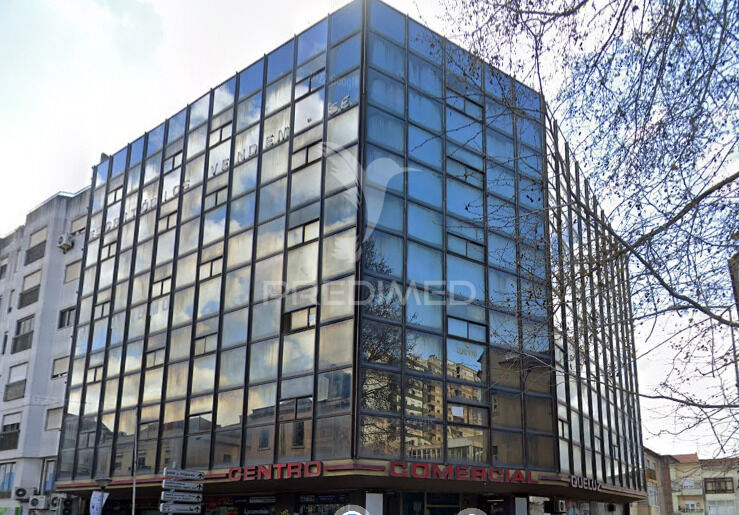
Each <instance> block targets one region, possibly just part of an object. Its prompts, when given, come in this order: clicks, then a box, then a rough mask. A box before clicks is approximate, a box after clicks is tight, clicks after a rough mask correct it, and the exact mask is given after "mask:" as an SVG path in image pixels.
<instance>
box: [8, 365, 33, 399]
mask: <svg viewBox="0 0 739 515" xmlns="http://www.w3.org/2000/svg"><path fill="white" fill-rule="evenodd" d="M27 373H28V363H21V364H19V365H15V366H12V367H10V372H9V373H8V383H7V384H6V385H5V396H4V399H5V400H6V401H13V400H16V399H22V398H23V396H24V395H25V394H26V374H27Z"/></svg>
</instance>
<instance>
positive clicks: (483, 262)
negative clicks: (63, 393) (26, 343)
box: [57, 0, 644, 514]
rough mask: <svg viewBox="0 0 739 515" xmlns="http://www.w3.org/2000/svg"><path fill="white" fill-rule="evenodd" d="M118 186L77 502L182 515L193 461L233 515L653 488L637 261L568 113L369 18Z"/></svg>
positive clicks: (401, 24) (607, 496) (338, 22)
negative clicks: (617, 231)
mask: <svg viewBox="0 0 739 515" xmlns="http://www.w3.org/2000/svg"><path fill="white" fill-rule="evenodd" d="M93 175H94V176H93V184H92V194H91V201H90V210H89V224H88V226H89V228H90V230H89V231H88V233H87V242H86V250H85V261H84V271H83V274H82V277H81V280H80V298H79V305H78V310H77V311H78V319H77V323H76V329H75V335H74V342H73V357H72V360H71V365H70V373H69V381H68V391H67V402H66V410H65V416H64V423H63V426H64V427H63V436H62V441H61V444H60V451H59V474H58V478H59V481H58V483H57V488H58V489H59V490H62V491H67V492H70V493H76V494H79V495H81V496H86V495H89V491H90V490H91V489H94V488H96V486H95V485H96V483H95V479H96V478H100V477H110V478H112V480H113V481H112V483H111V486H110V487H109V491H110V492H111V493H112V497H111V499H112V500H113V502H114V504H113V506H119V507H120V506H123V505H125V503H127V502H129V500H130V497H131V486H132V482H133V476H135V477H136V478H137V481H138V496H139V497H140V500H139V504H138V506H139V507H140V509H142V510H146V509H156V502H157V501H156V499H158V496H159V489H158V488H159V487H158V485H159V483H158V482H159V481H160V480H161V477H162V472H163V469H164V468H165V467H177V468H188V469H196V470H202V471H205V472H206V473H207V474H206V476H207V484H206V487H205V495H206V502H205V505H206V508H205V509H206V510H211V511H219V512H220V511H224V510H225V511H232V510H233V509H237V510H241V511H244V512H245V513H250V512H254V513H257V512H259V510H267V511H266V512H269V511H270V510H272V511H276V512H279V511H280V510H282V509H288V511H290V512H293V511H294V512H298V513H324V512H329V511H330V512H331V513H333V511H332V510H333V509H334V506H335V505H336V506H337V507H338V506H340V505H342V504H358V505H363V506H364V505H365V504H367V505H368V506H369V505H371V506H372V513H375V514H376V513H377V512H378V509H379V510H384V511H386V512H388V513H401V512H402V513H407V514H414V513H425V510H429V511H430V512H434V513H447V512H453V513H456V511H454V510H455V509H456V510H457V511H458V510H459V509H461V508H464V507H480V508H482V509H485V510H490V509H493V510H498V512H500V513H503V512H506V513H507V512H510V513H520V512H521V511H520V510H522V509H525V507H526V506H528V510H529V511H531V512H532V513H538V512H542V510H543V509H544V508H545V505H544V504H542V503H543V501H544V499H545V498H548V499H549V500H550V501H553V502H554V501H557V500H563V501H564V502H565V503H569V504H567V506H568V509H569V508H571V507H572V506H575V505H577V504H578V503H589V502H592V503H613V504H614V505H615V506H614V509H615V510H621V509H622V506H623V505H624V504H626V503H628V502H630V501H632V500H635V499H638V498H639V497H640V496H641V495H642V493H641V491H642V490H643V488H644V483H643V479H642V472H641V471H642V460H643V457H642V447H641V433H640V419H639V405H638V398H637V395H636V392H637V385H636V370H635V363H634V357H633V348H634V342H633V330H632V327H631V323H630V309H631V307H630V301H629V299H630V294H629V286H628V284H629V283H628V276H627V271H626V270H627V267H626V258H625V257H623V256H621V257H619V256H620V254H619V248H618V246H617V245H616V243H615V241H614V239H613V237H612V235H611V233H610V232H609V231H608V230H607V227H608V226H607V221H605V218H604V216H603V214H602V212H601V210H600V208H599V207H598V205H597V202H596V201H595V199H594V197H593V193H592V192H591V191H590V189H589V186H588V184H587V181H585V180H584V179H583V177H582V172H581V171H580V170H579V168H578V166H577V164H576V162H575V159H574V156H572V155H571V153H570V151H569V148H568V147H567V145H566V144H565V143H564V140H563V139H562V137H561V135H560V133H559V130H558V128H557V126H556V122H555V121H554V120H552V119H551V117H550V116H549V114H548V112H547V110H546V104H545V102H544V100H543V99H542V98H541V96H540V95H539V94H537V93H536V92H535V91H533V90H532V89H530V88H528V87H526V86H525V85H523V84H521V83H519V82H517V81H515V80H513V79H511V78H510V77H509V76H507V75H505V74H503V73H502V72H500V71H498V70H496V69H494V68H492V67H491V66H489V65H487V64H485V63H482V62H480V61H479V60H477V59H475V58H474V57H472V56H471V55H470V54H469V53H467V52H466V51H464V50H463V49H461V48H460V47H458V46H455V45H454V44H453V43H451V42H449V41H446V40H444V39H443V38H441V37H440V36H438V35H436V34H434V33H432V32H431V31H429V30H428V29H426V28H424V27H423V26H422V25H420V24H418V23H417V22H415V21H413V20H410V19H408V18H407V17H406V16H404V15H402V14H400V13H398V12H397V11H394V10H393V9H391V8H390V7H388V6H387V5H385V4H383V3H381V2H378V1H374V0H364V1H362V0H357V1H355V2H352V3H350V4H348V5H346V6H345V7H343V8H341V9H339V10H338V11H336V12H335V13H333V14H331V15H330V16H329V17H328V18H326V19H324V20H322V21H320V22H319V23H317V24H315V25H313V26H312V27H310V28H309V29H307V30H306V31H305V32H303V33H301V34H299V35H297V36H296V37H294V38H293V39H291V40H290V41H288V42H287V43H285V44H284V45H282V46H281V47H279V48H278V49H276V50H274V51H272V52H270V53H269V54H267V55H266V56H265V57H264V58H263V59H261V60H259V61H258V62H256V63H254V64H252V65H251V66H249V67H247V68H246V69H245V70H244V71H242V72H241V73H239V74H237V75H236V76H234V77H231V78H230V79H228V80H227V81H226V82H224V83H222V84H221V85H219V86H217V87H216V88H214V89H213V90H211V91H210V92H209V93H207V94H205V95H204V96H202V97H201V98H199V99H197V100H195V101H194V102H193V103H192V104H190V105H188V106H187V107H186V108H184V109H183V110H182V111H180V112H179V113H176V114H175V115H174V116H172V117H171V118H169V119H168V120H166V121H165V122H164V123H162V124H161V125H159V126H158V127H156V128H154V129H152V130H151V131H149V132H147V133H146V134H145V135H143V136H142V137H141V138H139V139H137V140H135V141H134V142H132V143H130V144H128V145H126V146H125V147H124V148H122V149H121V150H120V151H118V152H116V153H115V154H113V155H111V156H109V157H106V158H105V159H104V160H103V161H102V162H101V163H99V164H98V165H97V166H96V167H95V169H94V174H93ZM598 257H602V258H604V257H609V259H599V258H598ZM139 497H137V499H139ZM147 502H148V503H149V504H147ZM115 503H118V504H115ZM106 506H108V505H106ZM604 506H605V505H604ZM108 509H113V508H110V507H109V508H108ZM121 509H123V508H121ZM546 509H548V510H551V509H552V506H550V505H546ZM604 509H605V508H604ZM250 510H252V511H250ZM254 510H257V511H254Z"/></svg>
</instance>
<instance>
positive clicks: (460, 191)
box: [446, 179, 483, 222]
mask: <svg viewBox="0 0 739 515" xmlns="http://www.w3.org/2000/svg"><path fill="white" fill-rule="evenodd" d="M446 183H447V186H446V187H447V211H448V212H450V213H452V214H454V215H457V216H459V217H462V218H467V219H472V220H476V221H478V222H479V221H481V220H482V218H483V216H482V215H483V201H482V192H481V191H480V190H478V189H476V188H473V187H472V186H469V185H467V184H465V183H462V182H459V181H456V180H454V179H447V181H446Z"/></svg>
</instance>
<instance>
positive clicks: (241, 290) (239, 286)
mask: <svg viewBox="0 0 739 515" xmlns="http://www.w3.org/2000/svg"><path fill="white" fill-rule="evenodd" d="M250 276H251V267H250V266H246V267H243V268H240V269H238V270H234V271H233V272H229V273H228V275H227V276H226V299H225V305H224V309H231V308H235V307H238V306H243V305H244V304H248V303H249V292H250V291H251V288H250V286H251V283H250V280H251V277H250Z"/></svg>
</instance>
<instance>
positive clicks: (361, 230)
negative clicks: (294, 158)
mask: <svg viewBox="0 0 739 515" xmlns="http://www.w3.org/2000/svg"><path fill="white" fill-rule="evenodd" d="M368 9H369V8H368V6H367V2H362V26H361V28H360V34H361V35H360V38H359V39H360V40H361V45H360V49H359V70H360V71H359V76H360V79H359V106H358V109H359V116H358V118H359V120H358V124H359V127H358V128H357V130H358V138H357V167H356V168H357V198H358V199H359V202H358V204H357V229H356V231H357V233H356V234H357V236H356V237H357V239H356V241H357V242H360V243H359V245H360V247H358V248H359V250H358V252H359V256H358V258H357V259H356V263H355V266H354V334H353V337H354V341H353V343H354V359H353V361H352V410H351V420H352V427H351V439H352V441H351V450H350V454H351V457H352V458H355V457H357V456H359V441H360V438H359V434H360V431H361V418H360V414H359V401H360V395H361V394H360V381H361V378H360V374H361V370H362V368H363V367H362V366H361V365H360V362H361V360H362V341H361V331H360V329H361V325H362V322H363V321H364V315H363V314H362V312H361V309H360V304H361V302H359V301H360V299H361V298H362V289H361V282H362V281H363V275H364V273H363V271H362V266H363V264H364V254H363V252H361V251H362V250H363V245H364V234H365V220H364V205H365V198H364V174H365V167H364V166H362V163H364V154H365V152H364V149H365V146H366V144H367V142H366V141H365V134H366V127H365V121H366V119H367V95H366V94H365V93H366V91H365V90H366V86H367V75H368V67H369V61H368V58H367V50H366V49H367V39H368V37H369V30H368V27H367V24H368V23H369V21H368V20H369V16H368ZM332 23H333V21H332V18H331V17H329V31H328V33H329V39H330V36H331V25H332ZM328 51H329V49H328V48H327V49H326V56H327V60H328ZM327 130H328V120H326V125H325V126H324V128H323V137H324V141H325V138H326V134H327ZM322 250H323V249H321V251H322ZM319 255H320V254H319ZM321 261H323V256H321Z"/></svg>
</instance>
